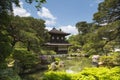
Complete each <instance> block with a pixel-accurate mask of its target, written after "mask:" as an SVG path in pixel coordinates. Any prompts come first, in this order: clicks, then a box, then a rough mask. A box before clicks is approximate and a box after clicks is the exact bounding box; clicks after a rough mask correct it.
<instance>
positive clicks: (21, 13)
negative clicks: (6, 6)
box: [13, 2, 31, 17]
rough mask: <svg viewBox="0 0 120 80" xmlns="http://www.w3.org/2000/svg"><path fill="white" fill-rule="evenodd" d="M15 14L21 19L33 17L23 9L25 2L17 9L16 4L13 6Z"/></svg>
mask: <svg viewBox="0 0 120 80" xmlns="http://www.w3.org/2000/svg"><path fill="white" fill-rule="evenodd" d="M13 13H14V15H15V16H16V15H18V16H20V17H28V16H30V15H31V14H30V13H29V12H27V10H26V9H24V8H23V2H20V7H16V6H15V4H13Z"/></svg>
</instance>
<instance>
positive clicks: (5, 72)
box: [0, 68, 21, 80]
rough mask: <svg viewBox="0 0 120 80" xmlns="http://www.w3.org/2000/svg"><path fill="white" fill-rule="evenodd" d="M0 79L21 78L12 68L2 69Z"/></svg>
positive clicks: (11, 79) (15, 79)
mask: <svg viewBox="0 0 120 80" xmlns="http://www.w3.org/2000/svg"><path fill="white" fill-rule="evenodd" d="M0 80H21V78H20V77H19V76H18V75H17V74H16V73H15V72H14V71H13V69H11V68H7V69H2V70H0Z"/></svg>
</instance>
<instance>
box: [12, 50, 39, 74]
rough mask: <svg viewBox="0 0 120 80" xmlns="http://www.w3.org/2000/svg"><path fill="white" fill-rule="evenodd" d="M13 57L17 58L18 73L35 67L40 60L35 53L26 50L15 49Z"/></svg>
mask: <svg viewBox="0 0 120 80" xmlns="http://www.w3.org/2000/svg"><path fill="white" fill-rule="evenodd" d="M13 57H14V59H15V69H16V70H17V71H18V73H19V72H21V73H22V72H24V70H26V69H31V68H33V67H34V66H35V65H36V64H38V62H39V61H38V57H37V56H36V55H35V54H33V53H31V52H29V51H26V50H15V51H14V54H13Z"/></svg>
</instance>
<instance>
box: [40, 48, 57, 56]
mask: <svg viewBox="0 0 120 80" xmlns="http://www.w3.org/2000/svg"><path fill="white" fill-rule="evenodd" d="M41 54H51V55H52V54H56V52H55V51H53V50H43V49H42V50H41Z"/></svg>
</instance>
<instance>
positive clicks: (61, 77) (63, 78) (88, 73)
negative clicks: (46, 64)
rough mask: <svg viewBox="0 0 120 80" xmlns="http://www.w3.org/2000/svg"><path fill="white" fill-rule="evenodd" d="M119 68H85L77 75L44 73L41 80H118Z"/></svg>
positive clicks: (119, 79) (119, 78)
mask: <svg viewBox="0 0 120 80" xmlns="http://www.w3.org/2000/svg"><path fill="white" fill-rule="evenodd" d="M119 76H120V67H115V68H112V69H108V68H103V67H100V68H86V69H84V70H83V71H81V72H79V73H66V72H58V71H57V72H54V71H50V72H46V73H45V74H44V77H43V80H120V77H119Z"/></svg>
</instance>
